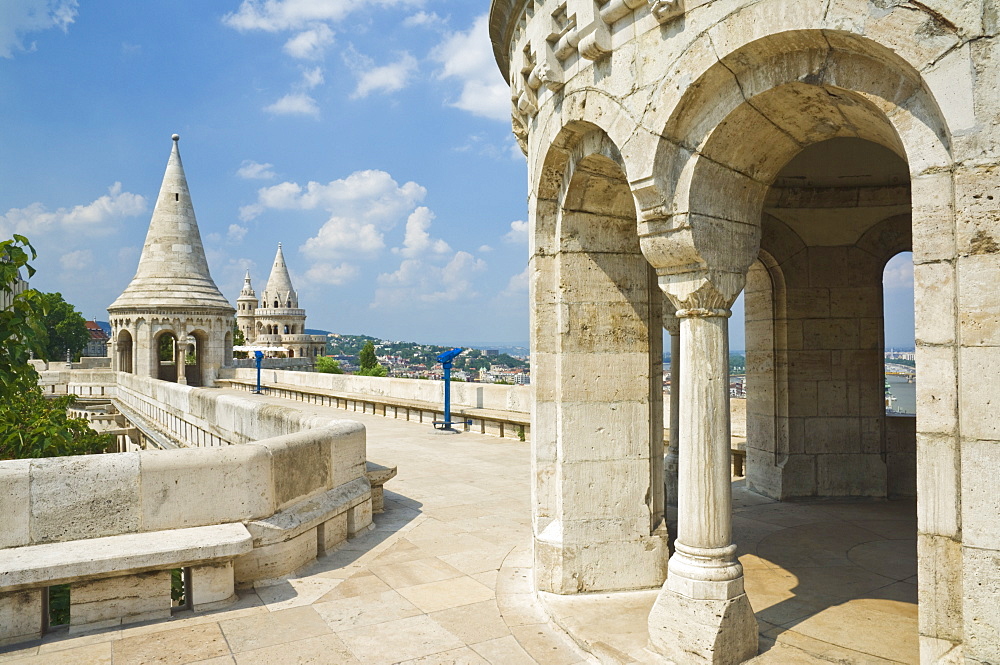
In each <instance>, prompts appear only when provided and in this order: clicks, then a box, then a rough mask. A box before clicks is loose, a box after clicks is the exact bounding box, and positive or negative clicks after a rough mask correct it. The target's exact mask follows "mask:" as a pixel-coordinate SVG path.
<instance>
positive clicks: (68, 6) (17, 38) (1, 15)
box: [0, 0, 78, 58]
mask: <svg viewBox="0 0 1000 665" xmlns="http://www.w3.org/2000/svg"><path fill="white" fill-rule="evenodd" d="M77 6H78V3H77V0H3V1H2V2H0V57H2V58H13V57H14V52H15V51H33V50H35V45H34V43H32V44H30V45H28V46H27V47H26V46H25V45H24V43H23V42H22V36H23V35H26V34H29V33H32V32H40V31H42V30H48V29H49V28H59V29H60V30H62V31H63V32H66V31H67V30H68V29H69V26H70V24H71V23H73V21H74V20H76V15H77Z"/></svg>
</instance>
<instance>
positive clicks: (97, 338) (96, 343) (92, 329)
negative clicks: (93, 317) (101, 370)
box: [80, 321, 110, 358]
mask: <svg viewBox="0 0 1000 665" xmlns="http://www.w3.org/2000/svg"><path fill="white" fill-rule="evenodd" d="M86 325H87V332H88V333H90V339H89V340H88V341H87V346H86V347H84V349H83V353H82V354H80V355H84V356H89V357H93V358H103V357H105V356H107V355H108V341H109V340H110V338H109V337H108V334H107V333H106V332H104V328H102V327H101V326H99V325H97V322H96V321H87V322H86Z"/></svg>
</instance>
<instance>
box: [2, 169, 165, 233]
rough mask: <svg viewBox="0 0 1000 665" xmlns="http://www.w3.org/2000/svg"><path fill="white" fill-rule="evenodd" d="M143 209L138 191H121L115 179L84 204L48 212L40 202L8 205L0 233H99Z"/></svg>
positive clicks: (120, 186)
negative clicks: (14, 205)
mask: <svg viewBox="0 0 1000 665" xmlns="http://www.w3.org/2000/svg"><path fill="white" fill-rule="evenodd" d="M145 210H146V199H145V198H143V197H142V196H140V195H139V194H132V193H130V192H123V191H122V184H121V183H120V182H116V183H115V184H113V185H112V186H111V187H109V188H108V193H107V194H105V195H104V196H101V197H99V198H97V199H95V200H94V201H92V202H91V203H88V204H86V205H77V206H74V207H72V208H59V209H58V210H55V211H49V210H48V209H47V208H46V207H45V205H44V204H42V203H32V204H31V205H29V206H28V207H26V208H11V209H10V210H8V211H7V212H6V213H4V214H3V215H0V236H2V237H7V236H9V235H11V234H12V233H20V234H23V235H26V236H28V237H29V238H30V237H31V236H32V235H38V234H45V233H48V232H50V231H73V232H86V233H91V234H101V233H106V232H108V231H110V228H109V226H110V225H111V223H112V222H114V221H116V220H119V219H121V218H123V217H134V216H136V215H139V214H141V213H143V212H144V211H145Z"/></svg>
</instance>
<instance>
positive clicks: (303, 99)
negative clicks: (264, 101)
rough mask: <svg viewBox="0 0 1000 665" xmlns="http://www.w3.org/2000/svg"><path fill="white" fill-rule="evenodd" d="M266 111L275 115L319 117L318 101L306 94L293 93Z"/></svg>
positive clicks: (265, 108) (266, 108) (268, 107)
mask: <svg viewBox="0 0 1000 665" xmlns="http://www.w3.org/2000/svg"><path fill="white" fill-rule="evenodd" d="M264 110H265V111H267V112H268V113H273V114H274V115H309V116H312V117H314V118H318V117H319V105H318V104H316V100H315V99H313V98H312V97H310V96H309V95H308V94H306V93H304V92H293V93H289V94H287V95H285V96H284V97H282V98H281V99H279V100H278V101H276V102H275V103H273V104H270V105H268V106H265V107H264Z"/></svg>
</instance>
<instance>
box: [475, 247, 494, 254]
mask: <svg viewBox="0 0 1000 665" xmlns="http://www.w3.org/2000/svg"><path fill="white" fill-rule="evenodd" d="M478 251H479V253H480V254H489V253H490V252H492V251H493V248H492V247H490V246H489V245H480V246H479V250H478Z"/></svg>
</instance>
